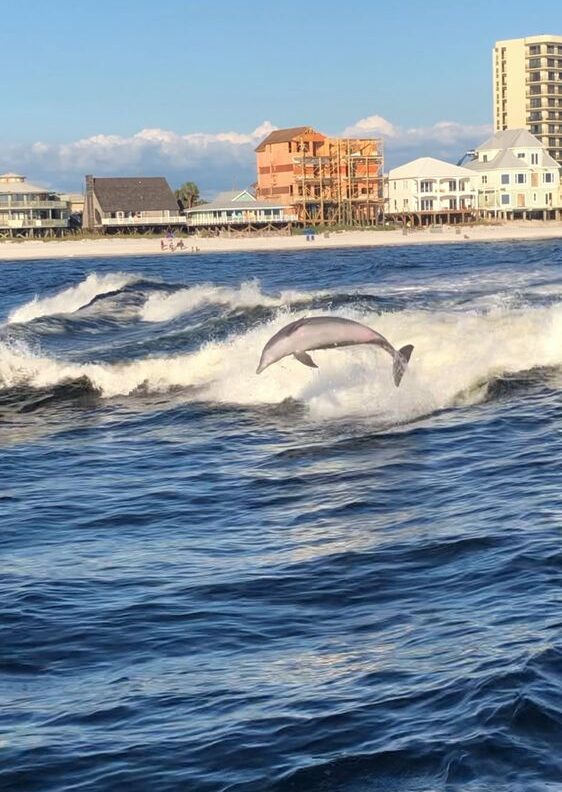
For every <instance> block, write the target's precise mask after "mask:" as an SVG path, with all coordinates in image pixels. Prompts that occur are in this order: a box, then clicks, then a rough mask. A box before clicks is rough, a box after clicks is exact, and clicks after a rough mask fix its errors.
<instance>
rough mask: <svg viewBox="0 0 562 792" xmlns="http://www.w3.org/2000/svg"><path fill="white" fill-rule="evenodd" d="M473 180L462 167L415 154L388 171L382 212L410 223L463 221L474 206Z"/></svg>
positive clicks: (469, 172) (470, 216)
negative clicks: (404, 162)
mask: <svg viewBox="0 0 562 792" xmlns="http://www.w3.org/2000/svg"><path fill="white" fill-rule="evenodd" d="M473 182H474V174H473V173H472V171H470V170H467V169H466V168H463V167H459V166H458V165H452V164H451V163H450V162H443V161H442V160H438V159H435V158H434V157H419V158H418V159H415V160H412V161H411V162H407V163H406V164H405V165H400V166H399V167H398V168H393V169H392V170H390V171H389V173H388V178H387V198H386V208H385V214H386V215H387V216H388V217H391V218H392V217H401V218H402V219H404V220H405V221H407V222H411V223H412V224H413V225H424V224H428V223H434V222H447V223H451V222H452V223H454V222H466V221H467V220H470V219H472V217H473V212H474V209H475V207H476V188H475V186H474V183H473Z"/></svg>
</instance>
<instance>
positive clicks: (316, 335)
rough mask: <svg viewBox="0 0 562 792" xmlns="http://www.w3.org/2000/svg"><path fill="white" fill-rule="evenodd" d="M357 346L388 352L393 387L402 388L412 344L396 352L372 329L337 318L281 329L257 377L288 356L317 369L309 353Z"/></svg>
mask: <svg viewBox="0 0 562 792" xmlns="http://www.w3.org/2000/svg"><path fill="white" fill-rule="evenodd" d="M356 344H374V345H375V346H379V347H381V348H382V349H384V350H385V352H388V354H389V355H391V356H392V360H393V365H392V373H393V377H394V384H395V385H396V387H398V386H399V385H400V381H401V380H402V377H403V375H404V372H405V371H406V366H407V365H408V361H409V360H410V355H411V354H412V350H413V349H414V347H413V346H412V344H407V345H406V346H403V347H402V348H401V349H398V350H396V349H395V348H394V347H393V346H392V344H391V343H390V342H389V341H387V340H386V338H385V337H384V336H382V335H381V334H380V333H377V332H376V331H375V330H371V328H370V327H367V326H366V325H364V324H361V323H360V322H354V321H353V320H351V319H343V318H342V317H338V316H313V317H310V318H306V317H305V318H304V319H297V321H296V322H291V323H290V324H288V325H285V327H282V328H281V330H279V331H278V332H277V333H275V335H274V336H272V337H271V338H270V339H269V341H268V342H267V344H266V345H265V346H264V348H263V351H262V353H261V358H260V362H259V365H258V367H257V369H256V374H261V372H262V371H264V369H266V368H267V367H268V366H271V364H272V363H277V361H278V360H281V358H284V357H287V355H293V357H294V358H296V359H297V360H298V361H299V363H302V364H303V365H305V366H309V367H310V368H318V366H317V365H316V363H315V362H314V361H313V360H312V358H311V357H310V355H308V354H307V352H309V351H311V350H313V349H334V348H335V347H343V346H354V345H356Z"/></svg>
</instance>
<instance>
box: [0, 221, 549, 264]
mask: <svg viewBox="0 0 562 792" xmlns="http://www.w3.org/2000/svg"><path fill="white" fill-rule="evenodd" d="M557 238H560V239H562V222H558V221H548V222H542V221H533V220H531V221H526V222H510V223H504V224H501V225H500V224H498V225H478V226H474V227H472V228H467V227H462V228H459V227H458V226H457V227H455V226H443V227H442V230H441V229H440V230H439V231H436V230H430V229H429V228H425V229H416V230H408V232H407V233H404V232H403V231H402V230H392V231H340V232H330V233H329V234H319V235H316V237H315V238H314V241H307V240H306V237H305V236H304V235H297V236H291V237H285V236H271V237H259V236H255V237H250V236H248V237H232V238H228V237H212V238H203V239H200V238H193V239H191V238H188V239H185V238H184V240H183V241H184V244H185V246H186V247H185V250H175V251H174V253H173V255H175V256H190V255H197V254H198V253H211V252H229V251H250V250H297V249H299V248H337V247H341V248H347V247H380V246H385V245H427V244H458V243H463V244H464V243H467V242H498V241H508V240H514V241H515V240H520V241H521V240H524V241H533V240H540V239H557ZM194 246H196V247H197V248H198V250H197V251H196V252H194ZM150 255H154V256H161V255H166V256H169V255H170V251H169V250H164V251H162V250H161V248H160V239H159V238H155V237H150V238H145V239H138V238H134V239H125V238H123V237H119V238H115V237H106V238H101V239H67V240H61V241H58V240H57V241H45V242H44V241H42V240H25V241H23V242H22V241H8V240H5V241H2V242H0V261H15V260H22V261H23V260H26V259H27V260H34V259H43V258H45V259H46V258H90V257H96V256H150Z"/></svg>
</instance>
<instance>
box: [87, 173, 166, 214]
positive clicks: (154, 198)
mask: <svg viewBox="0 0 562 792" xmlns="http://www.w3.org/2000/svg"><path fill="white" fill-rule="evenodd" d="M93 183H94V185H93V186H94V193H95V195H96V198H97V199H98V201H99V204H100V206H101V209H102V211H103V212H147V211H157V210H160V211H165V210H169V211H171V212H178V211H179V210H178V202H177V201H176V198H175V196H174V193H173V192H172V191H171V189H170V187H169V185H168V182H167V181H166V179H164V178H163V177H161V176H151V177H142V178H101V179H98V178H94V180H93Z"/></svg>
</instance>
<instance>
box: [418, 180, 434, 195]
mask: <svg viewBox="0 0 562 792" xmlns="http://www.w3.org/2000/svg"><path fill="white" fill-rule="evenodd" d="M432 190H433V182H432V181H431V180H429V179H425V180H424V181H422V182H421V184H420V192H424V193H428V192H432Z"/></svg>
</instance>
